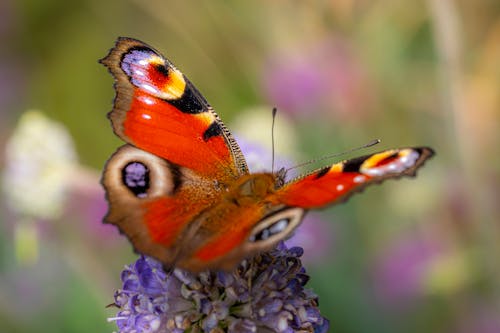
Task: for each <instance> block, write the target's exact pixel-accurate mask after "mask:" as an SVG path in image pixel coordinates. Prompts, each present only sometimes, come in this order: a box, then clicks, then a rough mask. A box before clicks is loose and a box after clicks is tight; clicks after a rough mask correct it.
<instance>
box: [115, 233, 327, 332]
mask: <svg viewBox="0 0 500 333" xmlns="http://www.w3.org/2000/svg"><path fill="white" fill-rule="evenodd" d="M302 253H303V250H302V249H301V248H299V247H293V248H287V247H286V246H285V245H284V244H283V243H281V244H279V245H278V247H277V248H276V249H274V250H272V251H270V252H268V253H264V254H261V255H259V256H257V257H255V258H253V259H250V260H244V261H243V262H242V263H241V264H240V265H239V266H238V268H237V269H236V270H234V271H233V272H223V271H218V272H209V271H206V272H202V273H200V274H198V275H195V274H192V273H190V272H187V271H183V270H181V269H177V268H175V269H172V270H170V271H165V270H164V269H163V268H162V265H161V263H159V262H157V261H156V260H154V259H151V258H149V257H145V256H141V257H140V258H139V259H138V260H137V261H136V262H135V263H134V264H132V265H130V266H127V267H126V268H125V270H124V271H123V272H122V276H121V278H122V282H123V287H122V289H120V290H119V291H117V292H116V293H115V304H116V305H117V306H118V307H119V308H120V311H119V312H118V314H117V316H116V317H115V318H111V320H116V323H117V325H118V328H119V331H120V333H128V332H137V333H139V332H184V331H187V330H189V331H190V332H249V333H250V332H298V331H299V332H327V331H328V325H329V324H328V320H326V319H325V318H323V317H322V316H321V314H320V312H319V309H318V298H317V296H316V295H315V294H314V293H313V292H312V291H310V290H308V289H305V288H304V286H305V285H306V283H307V281H308V280H309V276H308V275H307V274H306V272H305V269H304V268H303V267H302V263H301V261H300V257H301V256H302Z"/></svg>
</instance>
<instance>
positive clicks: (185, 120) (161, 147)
mask: <svg viewBox="0 0 500 333" xmlns="http://www.w3.org/2000/svg"><path fill="white" fill-rule="evenodd" d="M101 62H102V63H103V64H104V65H106V66H107V67H108V69H109V70H110V72H111V74H113V76H114V78H115V81H116V82H115V89H116V97H115V103H114V108H113V110H112V111H111V113H110V114H109V118H110V119H111V122H112V125H113V129H114V131H115V133H116V134H117V135H118V136H119V137H120V138H122V139H123V140H125V141H126V142H128V143H130V144H133V145H134V146H136V147H138V148H140V149H143V150H146V151H148V152H150V153H152V154H155V155H157V156H159V157H162V158H164V159H166V160H168V161H170V162H172V163H175V164H177V165H181V166H185V167H187V168H190V169H192V170H194V171H196V172H198V173H199V174H200V175H203V176H205V177H209V178H213V179H218V180H220V181H226V180H228V179H234V178H236V177H238V176H239V175H242V174H245V173H247V172H248V170H247V166H246V163H245V159H244V157H243V155H242V154H241V151H240V148H239V147H238V144H237V143H236V141H235V140H234V139H233V138H232V136H231V134H230V133H229V131H228V130H227V128H226V127H225V126H224V124H223V123H222V121H221V120H220V118H219V117H218V115H217V114H216V113H215V112H214V111H213V109H212V108H211V107H210V105H209V104H208V103H207V101H206V100H205V99H204V98H203V97H202V95H201V94H200V93H199V92H198V91H197V90H196V88H195V87H194V86H193V85H192V84H191V82H189V80H188V79H187V78H186V77H185V76H184V75H183V74H182V73H181V72H180V71H179V70H177V69H176V68H175V67H174V66H173V65H172V63H170V62H169V61H168V60H167V59H166V58H164V57H163V56H162V55H160V54H159V53H158V52H157V51H156V50H154V49H153V48H151V47H150V46H148V45H146V44H145V43H143V42H141V41H138V40H135V39H131V38H119V39H118V40H117V42H116V45H115V47H114V48H112V49H111V50H110V52H109V54H108V55H107V56H106V57H105V58H103V59H102V60H101Z"/></svg>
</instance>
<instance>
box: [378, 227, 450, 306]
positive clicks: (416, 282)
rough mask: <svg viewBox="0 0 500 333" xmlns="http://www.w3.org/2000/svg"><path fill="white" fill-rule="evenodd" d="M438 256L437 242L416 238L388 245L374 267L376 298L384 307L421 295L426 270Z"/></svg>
mask: <svg viewBox="0 0 500 333" xmlns="http://www.w3.org/2000/svg"><path fill="white" fill-rule="evenodd" d="M441 253H442V247H441V246H440V245H439V243H438V242H435V241H434V240H433V239H428V238H426V239H422V238H419V237H417V236H414V237H412V238H409V237H408V238H404V239H402V240H399V241H398V242H397V243H395V244H391V246H389V247H388V248H387V249H386V251H384V254H383V255H382V257H381V258H380V259H379V260H378V262H377V263H376V264H375V265H376V267H375V271H374V274H375V275H374V283H375V285H374V287H375V292H376V295H377V297H378V299H379V300H380V301H381V302H382V303H383V304H385V305H388V306H391V305H396V306H400V305H404V304H405V303H408V302H411V301H413V300H415V299H416V298H417V297H418V296H422V295H423V294H424V292H425V290H424V289H425V284H426V281H425V280H426V278H427V275H426V273H427V272H428V268H429V266H430V265H431V264H432V263H433V261H434V260H435V259H436V258H437V257H438V256H439V255H440V254H441Z"/></svg>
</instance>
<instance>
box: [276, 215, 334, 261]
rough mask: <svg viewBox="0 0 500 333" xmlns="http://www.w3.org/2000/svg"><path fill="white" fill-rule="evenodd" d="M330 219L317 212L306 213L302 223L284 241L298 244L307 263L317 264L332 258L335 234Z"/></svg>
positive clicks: (288, 244)
mask: <svg viewBox="0 0 500 333" xmlns="http://www.w3.org/2000/svg"><path fill="white" fill-rule="evenodd" d="M336 229H337V228H335V225H334V224H333V223H332V221H326V220H325V219H324V218H323V217H322V216H321V215H320V214H318V213H307V215H306V217H305V218H304V221H302V224H301V225H300V226H299V227H298V228H297V230H295V233H294V234H293V236H292V237H291V238H290V239H288V240H287V241H286V244H287V246H289V247H292V246H300V247H302V248H303V249H304V256H303V257H302V260H304V262H305V263H307V264H309V263H311V264H319V263H321V262H324V261H325V260H329V261H331V260H332V253H334V252H335V251H334V248H335V235H336V234H337V233H336V232H335V231H336Z"/></svg>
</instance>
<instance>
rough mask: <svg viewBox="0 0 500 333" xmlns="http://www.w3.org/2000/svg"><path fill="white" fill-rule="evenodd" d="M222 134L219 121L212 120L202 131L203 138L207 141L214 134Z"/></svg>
mask: <svg viewBox="0 0 500 333" xmlns="http://www.w3.org/2000/svg"><path fill="white" fill-rule="evenodd" d="M221 134H222V127H220V125H219V123H218V122H216V121H214V122H212V123H211V124H210V126H208V128H207V129H206V130H205V132H203V140H205V141H208V140H210V138H213V137H214V136H219V135H221Z"/></svg>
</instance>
